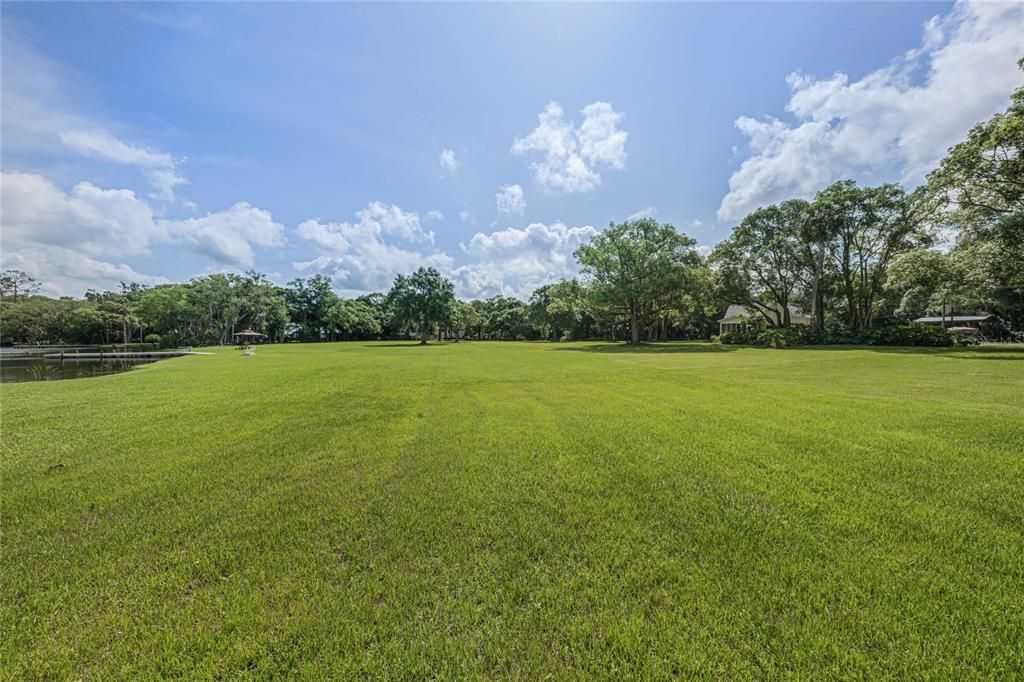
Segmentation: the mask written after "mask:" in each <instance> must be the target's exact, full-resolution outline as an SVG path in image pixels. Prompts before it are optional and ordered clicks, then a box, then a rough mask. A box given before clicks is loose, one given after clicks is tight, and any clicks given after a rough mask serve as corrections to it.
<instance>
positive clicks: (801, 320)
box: [718, 303, 811, 334]
mask: <svg viewBox="0 0 1024 682" xmlns="http://www.w3.org/2000/svg"><path fill="white" fill-rule="evenodd" d="M774 308H775V310H776V311H781V307H780V306H779V304H778V303H776V304H775V306H774ZM788 308H789V321H790V323H791V324H799V325H803V326H805V327H809V326H810V325H811V318H810V317H808V316H807V315H805V314H804V312H803V311H802V310H800V308H797V307H796V306H795V305H790V306H788ZM764 323H765V319H764V315H762V314H761V313H759V312H758V311H757V310H756V309H753V308H748V307H747V306H745V305H730V306H729V307H728V309H726V311H725V315H724V316H723V317H722V319H720V320H719V321H718V333H719V334H724V333H725V332H734V331H737V330H739V329H740V328H742V327H744V326H748V325H756V326H761V325H763V324H764Z"/></svg>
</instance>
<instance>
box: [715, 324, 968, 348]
mask: <svg viewBox="0 0 1024 682" xmlns="http://www.w3.org/2000/svg"><path fill="white" fill-rule="evenodd" d="M715 340H716V341H717V342H718V343H722V344H726V345H744V346H763V347H766V348H791V347H793V346H845V345H858V346H923V347H931V348H942V347H949V346H973V345H977V343H978V339H977V337H975V336H967V335H960V334H955V333H953V332H950V331H949V330H946V329H943V328H941V327H933V326H929V325H923V324H893V325H885V326H880V327H874V328H872V329H867V330H864V331H862V332H850V330H849V329H847V328H846V327H844V326H842V325H836V324H831V325H827V326H826V327H825V328H824V329H814V328H811V327H769V328H767V329H765V328H760V327H755V326H751V327H746V328H741V329H738V330H736V331H729V332H725V333H723V334H720V335H719V336H717V337H715Z"/></svg>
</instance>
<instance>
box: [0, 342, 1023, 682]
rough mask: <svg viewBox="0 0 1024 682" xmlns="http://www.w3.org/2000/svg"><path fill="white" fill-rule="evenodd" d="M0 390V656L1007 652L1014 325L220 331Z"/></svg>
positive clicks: (188, 661)
mask: <svg viewBox="0 0 1024 682" xmlns="http://www.w3.org/2000/svg"><path fill="white" fill-rule="evenodd" d="M2 418H3V442H2V448H3V450H2V486H3V490H2V493H3V496H2V507H0V511H2V531H3V540H2V551H3V553H2V582H0V625H2V628H3V632H2V640H0V670H3V671H6V672H5V673H4V674H5V675H7V676H10V677H13V678H29V679H31V678H38V679H61V678H68V677H70V678H87V679H97V680H100V679H102V680H106V679H114V678H153V677H159V676H176V677H184V678H189V679H197V678H208V677H215V678H239V677H241V678H250V677H251V678H267V677H271V676H274V677H275V678H277V677H281V676H285V675H292V676H296V677H307V678H322V677H327V676H330V677H334V678H352V677H363V678H375V679H387V678H395V679H417V680H419V679H427V678H442V679H455V678H458V679H465V678H520V679H529V680H536V679H543V678H550V679H592V678H606V679H623V678H630V677H639V678H645V679H655V678H669V677H672V676H685V677H693V676H707V677H715V678H719V679H731V678H750V677H756V678H771V677H781V676H795V677H800V678H804V679H822V678H825V677H844V678H862V677H878V676H886V677H893V678H906V677H913V678H937V679H965V678H975V677H986V678H997V679H1010V678H1013V677H1020V676H1021V675H1024V348H1021V347H1017V348H990V347H980V348H972V349H964V350H955V349H941V350H910V349H883V348H872V349H844V350H840V349H806V350H784V351H776V350H763V349H748V348H734V347H720V346H713V345H708V344H670V345H655V346H649V347H645V348H642V349H640V350H639V351H632V350H627V349H625V348H624V347H622V346H610V345H605V344H562V345H559V344H527V343H519V344H516V343H506V344H499V343H460V344H442V345H431V346H428V347H425V348H424V347H417V346H414V345H407V344H401V343H348V344H323V345H286V346H275V347H261V348H259V350H258V353H257V355H256V356H254V357H243V356H242V355H241V354H240V353H238V352H237V351H234V350H231V349H217V350H216V351H215V354H214V355H211V356H202V357H200V356H195V357H188V358H181V359H176V360H168V361H164V362H159V363H156V364H153V365H148V366H145V367H142V368H139V369H137V370H134V371H132V372H128V373H125V374H119V375H113V376H106V377H99V378H90V379H79V380H71V381H63V382H40V383H31V384H18V385H11V384H8V385H5V386H4V387H3V389H2ZM0 676H2V675H0Z"/></svg>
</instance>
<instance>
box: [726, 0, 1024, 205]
mask: <svg viewBox="0 0 1024 682" xmlns="http://www.w3.org/2000/svg"><path fill="white" fill-rule="evenodd" d="M1021 55H1024V3H1020V2H1004V3H998V2H992V3H989V2H966V1H963V0H961V2H958V3H957V4H956V5H955V6H954V7H953V9H952V11H951V12H950V13H949V14H947V15H946V16H944V17H935V18H933V19H932V20H930V21H929V22H928V23H927V24H926V25H925V27H924V37H923V39H922V44H921V47H920V48H918V49H915V50H911V51H910V52H908V53H907V54H905V55H902V56H901V57H899V58H897V59H895V60H894V61H893V62H892V63H891V64H889V65H888V66H886V67H884V68H881V69H878V70H876V71H873V72H871V73H869V74H867V75H866V76H864V77H863V78H861V79H859V80H851V79H850V77H849V76H848V75H846V74H844V73H836V74H834V75H833V76H831V77H830V78H825V79H818V78H814V77H812V76H809V75H805V74H801V73H793V74H790V75H789V76H788V77H787V78H786V81H787V83H788V84H789V86H790V89H791V91H792V94H791V96H790V99H789V102H788V103H787V105H786V110H787V111H788V112H789V113H790V114H792V116H793V119H794V120H793V121H792V122H785V121H782V120H779V119H777V118H766V119H755V118H751V117H747V116H741V117H740V118H738V119H737V120H736V127H737V128H738V129H739V130H740V132H742V133H743V134H744V135H745V136H746V138H747V142H748V146H749V155H748V157H747V158H746V159H745V160H744V161H743V163H742V164H741V165H740V167H739V169H738V170H737V171H736V172H734V173H733V174H732V177H731V178H730V179H729V192H728V193H727V194H726V195H725V197H724V198H723V199H722V202H721V205H720V206H719V209H718V218H719V219H720V220H728V221H734V220H739V219H740V218H742V217H743V216H744V215H745V214H747V213H749V212H750V211H752V210H753V209H755V208H757V207H758V206H762V205H764V204H768V203H772V202H776V201H780V200H783V199H787V198H791V197H810V196H812V195H813V194H814V193H815V192H817V191H819V190H821V189H823V188H824V187H825V186H826V185H828V184H829V183H831V182H833V181H835V180H838V179H841V178H843V177H850V176H856V175H861V174H864V173H888V174H890V175H895V176H896V177H898V178H899V179H900V180H901V181H903V182H905V183H917V182H920V181H921V180H922V179H923V177H924V175H925V174H926V173H927V172H928V170H930V169H931V168H933V167H934V166H935V165H936V164H937V163H938V162H939V161H940V160H941V158H942V157H943V155H944V154H945V152H946V150H947V149H948V148H949V147H950V146H952V145H954V144H956V143H957V142H959V141H960V140H961V139H963V138H964V136H965V135H966V133H967V131H968V130H969V129H970V128H971V126H972V125H974V124H975V123H977V122H979V121H982V120H985V119H987V118H989V117H991V116H992V115H993V114H994V113H996V112H997V111H1000V110H1002V109H1004V108H1005V107H1006V106H1007V104H1008V102H1009V95H1010V93H1011V92H1012V91H1013V90H1014V89H1016V88H1017V87H1019V86H1020V84H1021V82H1022V81H1024V78H1022V75H1021V72H1020V70H1019V69H1018V68H1017V64H1016V62H1017V60H1018V59H1019V58H1020V57H1021Z"/></svg>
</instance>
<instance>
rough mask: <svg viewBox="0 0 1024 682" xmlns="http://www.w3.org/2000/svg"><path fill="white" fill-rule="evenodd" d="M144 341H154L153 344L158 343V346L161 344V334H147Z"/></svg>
mask: <svg viewBox="0 0 1024 682" xmlns="http://www.w3.org/2000/svg"><path fill="white" fill-rule="evenodd" d="M143 341H145V342H146V343H152V344H156V345H157V346H159V345H160V335H159V334H146V338H144V339H143Z"/></svg>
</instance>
